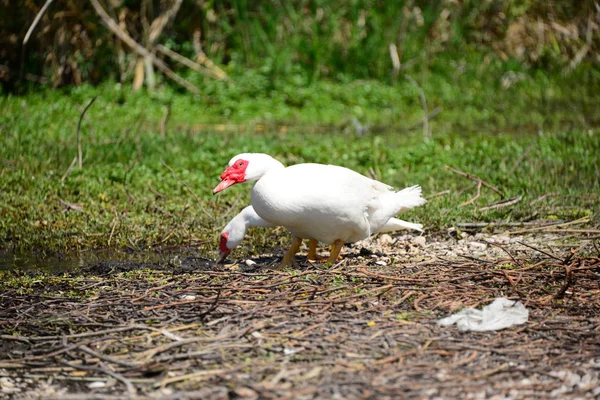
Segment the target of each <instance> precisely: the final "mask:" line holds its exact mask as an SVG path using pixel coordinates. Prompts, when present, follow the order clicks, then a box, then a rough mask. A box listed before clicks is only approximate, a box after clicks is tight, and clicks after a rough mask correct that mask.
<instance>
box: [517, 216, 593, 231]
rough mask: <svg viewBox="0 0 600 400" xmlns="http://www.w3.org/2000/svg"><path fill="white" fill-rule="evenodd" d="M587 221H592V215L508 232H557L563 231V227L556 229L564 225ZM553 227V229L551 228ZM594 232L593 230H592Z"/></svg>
mask: <svg viewBox="0 0 600 400" xmlns="http://www.w3.org/2000/svg"><path fill="white" fill-rule="evenodd" d="M586 222H590V217H589V216H586V217H582V218H579V219H576V220H573V221H569V222H564V223H562V224H554V225H545V226H539V227H536V228H528V229H521V230H518V231H513V232H508V234H509V235H516V234H518V233H526V232H534V231H541V230H543V231H548V232H552V231H553V230H554V231H556V232H562V231H563V230H562V229H558V230H557V229H556V228H559V227H563V226H569V225H578V224H585V223H586ZM551 229H552V230H551ZM577 231H583V232H588V230H585V229H579V230H577ZM590 231H592V232H593V230H590ZM565 232H566V230H565Z"/></svg>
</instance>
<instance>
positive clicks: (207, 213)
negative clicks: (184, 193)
mask: <svg viewBox="0 0 600 400" xmlns="http://www.w3.org/2000/svg"><path fill="white" fill-rule="evenodd" d="M160 162H161V163H162V165H164V166H165V167H166V168H167V169H168V170H169V171H171V174H172V175H173V177H174V178H175V179H176V180H177V182H179V183H181V184H182V185H183V186H184V187H185V188H186V189H187V190H188V191H189V192H190V193H191V194H192V196H194V199H196V202H197V203H198V205H199V206H200V208H201V209H202V211H203V212H204V214H206V215H207V216H208V217H210V218H212V219H215V216H214V215H210V213H209V212H208V211H207V210H206V208H204V206H203V205H202V202H201V201H200V199H199V198H198V196H196V193H194V191H193V190H192V188H191V187H190V186H189V185H188V184H187V183H185V182H184V181H183V180H181V179H179V177H178V176H177V174H176V173H175V171H173V168H171V167H169V166H168V165H167V163H166V162H164V161H163V160H160Z"/></svg>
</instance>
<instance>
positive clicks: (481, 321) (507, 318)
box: [438, 297, 529, 332]
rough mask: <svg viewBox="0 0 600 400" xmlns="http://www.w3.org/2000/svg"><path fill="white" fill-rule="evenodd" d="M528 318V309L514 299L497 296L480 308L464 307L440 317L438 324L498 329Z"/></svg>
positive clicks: (478, 329)
mask: <svg viewBox="0 0 600 400" xmlns="http://www.w3.org/2000/svg"><path fill="white" fill-rule="evenodd" d="M528 318H529V310H527V308H525V306H524V305H523V304H522V303H521V302H519V301H515V300H509V299H507V298H505V297H497V298H496V299H495V300H494V302H493V303H491V304H488V305H487V306H485V307H483V309H482V310H476V309H474V308H466V309H464V310H461V311H459V312H457V313H456V314H453V315H451V316H449V317H446V318H442V319H440V320H439V321H438V324H440V325H442V326H450V325H452V324H456V327H457V328H458V330H459V331H475V332H483V331H498V330H500V329H504V328H508V327H511V326H513V325H522V324H524V323H525V322H527V319H528Z"/></svg>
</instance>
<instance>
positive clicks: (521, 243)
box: [517, 241, 563, 261]
mask: <svg viewBox="0 0 600 400" xmlns="http://www.w3.org/2000/svg"><path fill="white" fill-rule="evenodd" d="M517 243H519V244H520V245H522V246H525V247H529V248H530V249H531V250H535V251H537V252H540V253H542V254H545V255H547V256H548V257H550V258H554V259H555V260H558V261H563V260H562V258H559V257H557V256H555V255H554V254H550V253H548V252H545V251H544V250H541V249H538V248H536V247H533V246H531V245H529V244H526V243H523V242H519V241H517Z"/></svg>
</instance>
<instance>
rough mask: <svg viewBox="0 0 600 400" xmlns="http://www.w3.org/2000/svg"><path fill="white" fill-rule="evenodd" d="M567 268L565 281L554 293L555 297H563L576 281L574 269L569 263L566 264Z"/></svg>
mask: <svg viewBox="0 0 600 400" xmlns="http://www.w3.org/2000/svg"><path fill="white" fill-rule="evenodd" d="M564 268H565V282H564V283H563V285H562V286H561V288H560V290H559V291H558V292H557V293H556V294H555V295H554V299H555V300H558V299H562V298H563V297H564V295H565V293H566V292H567V290H568V289H569V287H570V286H571V285H572V284H573V283H574V282H575V278H574V277H573V271H572V269H571V267H570V266H569V265H564Z"/></svg>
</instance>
